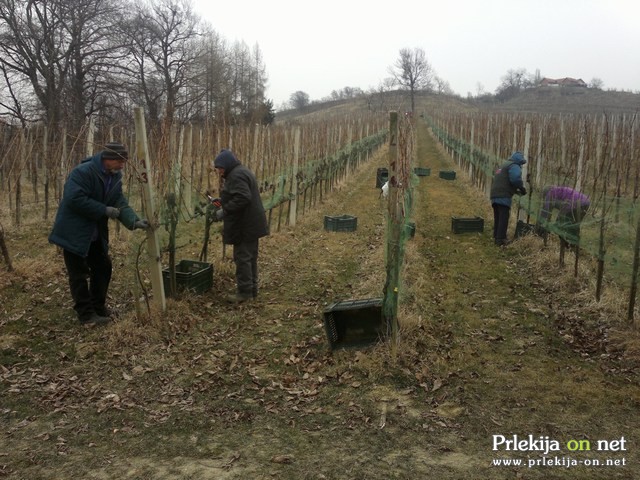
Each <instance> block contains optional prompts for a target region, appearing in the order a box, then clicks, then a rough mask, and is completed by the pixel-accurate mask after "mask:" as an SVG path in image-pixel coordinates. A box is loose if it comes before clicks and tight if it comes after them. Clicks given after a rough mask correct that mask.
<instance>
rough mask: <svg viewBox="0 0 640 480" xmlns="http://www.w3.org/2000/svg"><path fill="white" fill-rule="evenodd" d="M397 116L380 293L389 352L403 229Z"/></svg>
mask: <svg viewBox="0 0 640 480" xmlns="http://www.w3.org/2000/svg"><path fill="white" fill-rule="evenodd" d="M399 173H400V172H399V168H398V112H396V111H393V112H389V195H388V198H389V203H388V220H387V226H388V228H387V258H386V266H385V267H386V272H387V280H386V283H385V286H384V292H383V297H384V298H383V305H382V314H383V318H384V320H385V325H386V326H387V329H388V330H390V332H391V349H392V352H393V353H394V355H395V353H396V352H397V347H398V284H399V276H400V260H401V259H400V247H401V245H400V240H401V238H400V237H401V234H402V226H403V225H404V221H403V217H402V205H403V202H402V198H401V192H402V190H400V189H399V188H398V175H399Z"/></svg>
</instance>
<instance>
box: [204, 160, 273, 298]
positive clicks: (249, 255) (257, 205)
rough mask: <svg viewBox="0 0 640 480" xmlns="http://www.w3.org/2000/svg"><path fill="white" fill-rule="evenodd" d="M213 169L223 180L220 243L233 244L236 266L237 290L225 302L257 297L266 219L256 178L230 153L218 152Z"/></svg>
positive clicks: (267, 229) (266, 230)
mask: <svg viewBox="0 0 640 480" xmlns="http://www.w3.org/2000/svg"><path fill="white" fill-rule="evenodd" d="M213 166H214V168H215V169H216V171H217V172H218V174H219V175H220V176H221V177H222V178H223V179H224V186H223V187H222V191H221V192H220V203H221V204H222V208H220V209H219V210H218V212H217V219H218V220H223V221H224V226H223V234H222V237H223V241H224V242H225V243H226V244H231V245H233V261H234V262H235V264H236V285H237V289H238V290H237V292H236V294H235V295H233V296H232V297H230V298H229V301H231V302H233V303H241V302H245V301H247V300H251V299H253V298H256V297H257V296H258V239H259V238H261V237H264V236H266V235H269V228H268V225H267V216H266V215H265V212H264V207H263V206H262V199H261V198H260V191H259V190H258V182H257V181H256V177H255V176H254V175H253V173H252V172H251V171H250V170H249V169H248V168H246V167H245V166H244V165H242V164H241V163H240V161H239V160H238V159H237V158H236V156H235V155H234V154H233V152H231V150H222V151H221V152H220V153H219V154H218V156H217V157H216V158H215V160H214V162H213Z"/></svg>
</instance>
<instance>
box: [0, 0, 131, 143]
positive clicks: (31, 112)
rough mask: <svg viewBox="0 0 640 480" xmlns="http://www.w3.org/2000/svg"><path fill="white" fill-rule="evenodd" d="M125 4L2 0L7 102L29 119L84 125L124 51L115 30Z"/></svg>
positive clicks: (0, 37) (0, 44) (0, 49)
mask: <svg viewBox="0 0 640 480" xmlns="http://www.w3.org/2000/svg"><path fill="white" fill-rule="evenodd" d="M121 10H122V8H121V5H119V4H118V2H114V1H111V0H39V1H26V2H25V1H19V0H0V70H1V71H2V77H3V79H4V83H5V85H6V89H7V91H8V92H9V98H10V101H9V102H6V103H4V104H3V106H4V107H5V108H7V110H8V111H9V112H11V113H12V114H13V115H14V116H16V118H19V119H20V121H22V122H23V123H25V122H27V121H33V120H44V121H45V122H46V123H47V124H49V125H50V126H52V127H57V126H58V124H59V123H61V122H60V120H62V119H64V121H65V123H66V124H67V126H68V127H69V128H71V129H72V130H74V131H78V130H80V127H81V125H82V124H83V123H84V121H85V119H86V117H87V116H88V115H91V113H92V112H93V111H95V110H96V108H97V107H96V104H97V101H98V98H99V97H100V96H101V95H103V94H104V92H107V91H108V90H109V88H108V87H107V80H106V79H107V77H108V75H110V73H111V71H112V70H113V69H114V68H115V65H116V64H117V62H116V61H115V60H116V59H117V58H119V57H120V56H121V50H119V46H118V45H117V44H115V43H114V42H113V39H114V38H115V36H114V35H113V34H112V32H113V26H114V24H116V23H117V21H118V18H119V16H120V13H119V12H120V11H121ZM116 52H117V53H116ZM52 132H55V130H54V129H52Z"/></svg>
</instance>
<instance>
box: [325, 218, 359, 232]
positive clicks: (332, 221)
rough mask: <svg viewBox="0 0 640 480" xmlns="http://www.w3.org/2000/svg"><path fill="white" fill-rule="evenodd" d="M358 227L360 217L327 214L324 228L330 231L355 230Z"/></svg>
mask: <svg viewBox="0 0 640 480" xmlns="http://www.w3.org/2000/svg"><path fill="white" fill-rule="evenodd" d="M357 228H358V217H354V216H352V215H340V216H336V217H332V216H330V215H325V217H324V229H325V230H327V231H329V232H354V231H355V230H356V229H357Z"/></svg>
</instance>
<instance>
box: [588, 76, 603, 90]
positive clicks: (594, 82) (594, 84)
mask: <svg viewBox="0 0 640 480" xmlns="http://www.w3.org/2000/svg"><path fill="white" fill-rule="evenodd" d="M589 88H593V89H594V90H602V89H603V88H604V82H603V81H602V79H601V78H598V77H593V78H592V79H591V81H590V82H589Z"/></svg>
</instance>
